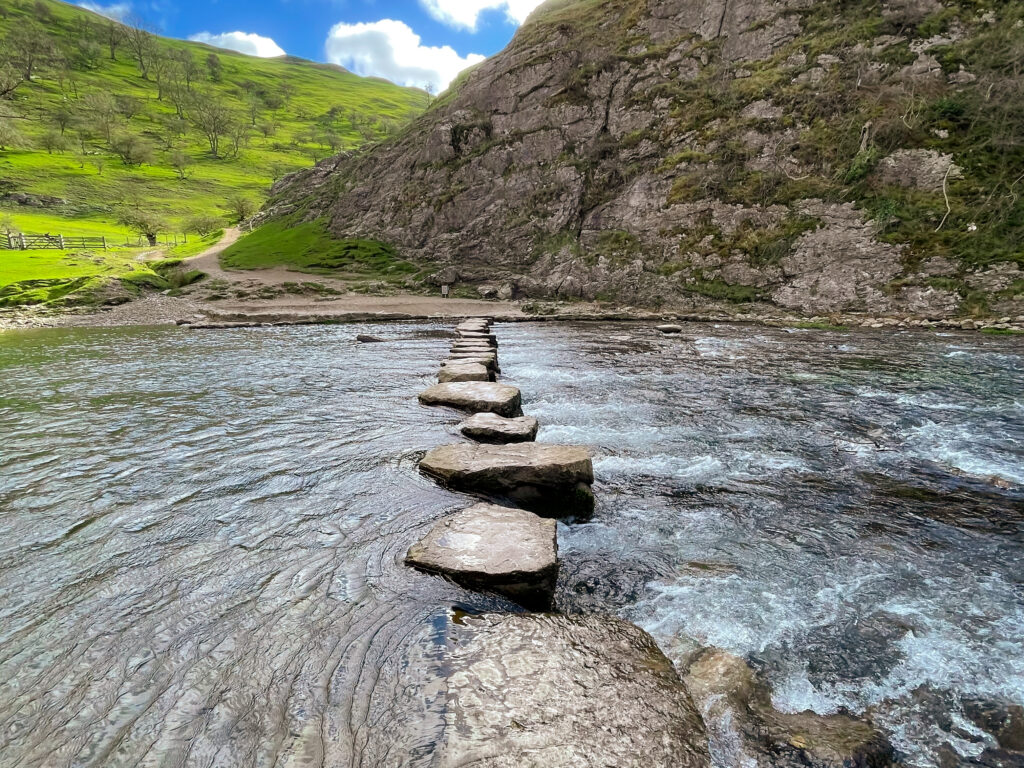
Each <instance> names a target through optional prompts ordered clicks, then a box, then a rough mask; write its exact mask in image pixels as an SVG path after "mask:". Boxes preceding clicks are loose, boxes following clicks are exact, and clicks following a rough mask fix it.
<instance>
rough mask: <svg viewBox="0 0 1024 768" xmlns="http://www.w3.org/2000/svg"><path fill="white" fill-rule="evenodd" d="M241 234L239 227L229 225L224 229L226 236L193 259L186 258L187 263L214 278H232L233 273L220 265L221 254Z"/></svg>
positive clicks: (191, 267)
mask: <svg viewBox="0 0 1024 768" xmlns="http://www.w3.org/2000/svg"><path fill="white" fill-rule="evenodd" d="M241 235H242V233H241V232H240V231H239V229H238V227H228V228H227V229H225V230H224V236H223V237H222V238H221V239H220V242H218V243H217V244H216V245H213V246H210V247H209V248H207V249H206V250H205V251H203V252H202V253H200V254H199V255H198V256H193V257H192V258H191V259H185V264H186V265H188V267H189V268H190V269H199V270H202V271H203V272H205V273H206V274H207V275H209V276H210V277H211V278H212V279H214V280H218V279H219V280H232V279H233V277H232V275H231V274H230V273H228V272H225V271H224V270H223V269H221V267H220V254H221V252H222V251H223V250H224V249H225V248H227V247H228V246H229V245H231V244H232V243H233V242H235V241H236V240H237V239H238V238H239V237H241Z"/></svg>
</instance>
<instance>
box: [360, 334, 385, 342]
mask: <svg viewBox="0 0 1024 768" xmlns="http://www.w3.org/2000/svg"><path fill="white" fill-rule="evenodd" d="M356 341H358V342H360V343H361V344H377V343H380V342H382V341H384V339H382V338H380V337H379V336H370V335H369V334H366V333H360V334H359V335H357V336H356Z"/></svg>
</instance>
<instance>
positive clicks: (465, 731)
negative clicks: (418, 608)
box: [439, 614, 711, 768]
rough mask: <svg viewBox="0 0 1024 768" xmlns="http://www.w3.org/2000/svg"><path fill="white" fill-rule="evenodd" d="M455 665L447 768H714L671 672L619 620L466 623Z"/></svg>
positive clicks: (550, 617) (529, 617) (479, 619)
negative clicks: (524, 767)
mask: <svg viewBox="0 0 1024 768" xmlns="http://www.w3.org/2000/svg"><path fill="white" fill-rule="evenodd" d="M461 624H462V626H460V627H459V628H458V634H459V638H458V639H459V642H458V643H456V644H455V645H454V647H453V650H452V651H451V654H450V658H449V659H448V661H449V664H450V666H451V669H452V672H451V674H450V675H449V677H448V707H447V714H446V724H445V729H444V735H443V737H442V741H441V747H440V755H439V757H440V759H439V765H440V766H442V768H456V766H473V767H474V768H522V767H523V766H532V767H534V768H541V767H543V768H599V767H600V768H605V767H606V766H615V767H616V768H623V767H625V766H643V768H709V766H710V765H711V760H710V757H709V756H708V748H707V736H706V734H705V731H704V726H703V724H702V723H701V719H700V716H699V715H698V713H697V711H696V708H695V707H694V705H693V702H692V701H691V700H690V697H689V696H688V694H687V692H686V688H685V687H684V686H683V685H682V683H681V682H680V680H679V676H678V675H677V674H676V671H675V669H674V667H673V666H672V663H671V662H670V661H669V660H668V659H667V658H665V655H664V654H663V653H662V652H661V651H660V650H659V649H658V646H657V645H655V643H654V640H652V639H651V637H650V635H648V634H647V633H646V632H644V631H643V630H642V629H640V628H639V627H636V626H634V625H632V624H629V623H628V622H625V621H622V620H621V619H617V618H612V617H605V616H561V615H554V614H485V615H483V616H476V617H469V618H465V619H462V622H461Z"/></svg>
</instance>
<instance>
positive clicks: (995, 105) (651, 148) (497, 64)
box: [270, 0, 1024, 317]
mask: <svg viewBox="0 0 1024 768" xmlns="http://www.w3.org/2000/svg"><path fill="white" fill-rule="evenodd" d="M1022 72H1024V3H1021V2H995V1H994V0H992V2H985V1H984V0H963V2H939V0H888V1H887V2H870V1H869V0H632V1H629V0H578V1H576V2H564V1H555V2H549V3H548V4H546V5H544V6H542V7H541V8H540V9H538V11H537V12H536V13H535V14H534V16H533V17H532V18H531V19H530V20H529V21H528V22H527V23H526V24H525V25H524V26H523V28H522V29H521V30H520V31H519V33H518V34H517V35H516V37H515V39H514V40H513V41H512V43H511V44H510V45H509V47H508V48H507V49H506V50H505V51H503V52H502V53H500V54H498V55H497V56H495V57H493V58H492V59H490V60H488V61H486V62H484V63H483V64H481V65H480V66H478V67H477V68H475V69H474V70H472V71H471V72H469V73H468V74H466V75H464V76H463V77H462V78H461V80H460V81H459V82H457V83H456V84H455V85H453V87H452V88H451V89H450V90H449V92H448V93H446V94H444V95H442V96H441V97H440V98H439V99H438V100H437V101H436V103H435V104H434V105H433V106H432V107H431V109H430V110H429V111H428V112H427V113H426V114H425V115H424V116H422V117H421V118H420V119H419V120H418V121H417V122H416V123H414V124H413V125H412V126H411V127H410V128H409V129H408V130H407V131H405V132H404V134H402V135H401V136H400V137H398V138H396V139H394V140H392V141H390V142H388V143H384V144H380V145H377V146H376V147H374V148H372V149H371V150H369V151H367V152H366V153H364V154H363V155H361V156H357V157H337V158H332V159H331V160H328V161H326V162H324V163H321V164H320V165H319V166H317V167H316V168H315V169H312V170H310V171H306V172H302V173H299V174H297V175H295V176H292V177H289V178H287V179H285V180H283V181H282V182H281V183H279V184H278V186H277V187H276V188H275V190H274V197H273V199H272V203H271V208H270V211H271V215H292V216H294V217H296V218H297V219H298V218H302V219H311V218H324V219H326V220H327V222H328V225H329V228H330V230H331V231H332V233H334V234H335V235H337V236H339V237H340V236H345V237H362V238H374V239H379V240H382V241H385V242H388V243H390V244H392V245H394V246H395V247H396V248H398V249H399V250H400V251H401V252H402V254H403V256H407V257H409V258H415V259H419V260H422V261H424V262H427V263H429V264H431V265H436V270H435V274H434V277H433V279H434V280H435V281H437V282H442V281H443V282H454V283H456V285H457V286H460V287H461V288H462V290H466V289H467V288H471V289H472V290H474V291H478V292H479V293H481V294H483V295H485V296H488V295H497V296H500V297H502V298H507V297H537V298H541V297H559V298H573V297H580V298H588V299H594V298H597V299H608V300H614V301H619V302H624V303H629V304H635V305H643V306H654V307H665V308H676V309H681V310H682V309H686V308H698V307H701V306H704V305H708V304H716V305H726V306H737V305H740V304H746V305H749V304H750V303H754V304H760V305H764V306H766V307H767V306H769V305H771V306H774V307H776V308H782V309H785V310H787V311H791V312H804V313H808V314H825V313H829V312H845V313H850V312H868V313H873V314H880V313H900V314H908V315H919V316H923V317H948V316H954V315H957V314H975V315H989V316H991V315H995V316H999V315H1024V271H1022V269H1021V267H1022V265H1024V245H1022V243H1024V202H1022V201H1024V179H1022V178H1021V175H1022V174H1024V147H1022V143H1021V141H1020V136H1021V135H1024V76H1022Z"/></svg>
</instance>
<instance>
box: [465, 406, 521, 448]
mask: <svg viewBox="0 0 1024 768" xmlns="http://www.w3.org/2000/svg"><path fill="white" fill-rule="evenodd" d="M539 427H540V424H539V422H538V421H537V420H536V419H535V418H533V417H532V416H519V417H517V418H514V419H506V418H504V417H502V416H498V415H497V414H493V413H478V414H476V415H475V416H470V417H469V418H468V419H466V420H465V421H463V422H462V423H461V424H459V431H460V432H462V434H464V435H465V436H466V437H469V438H472V439H473V440H476V441H478V442H481V443H529V442H532V441H534V440H536V439H537V430H538V429H539Z"/></svg>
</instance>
